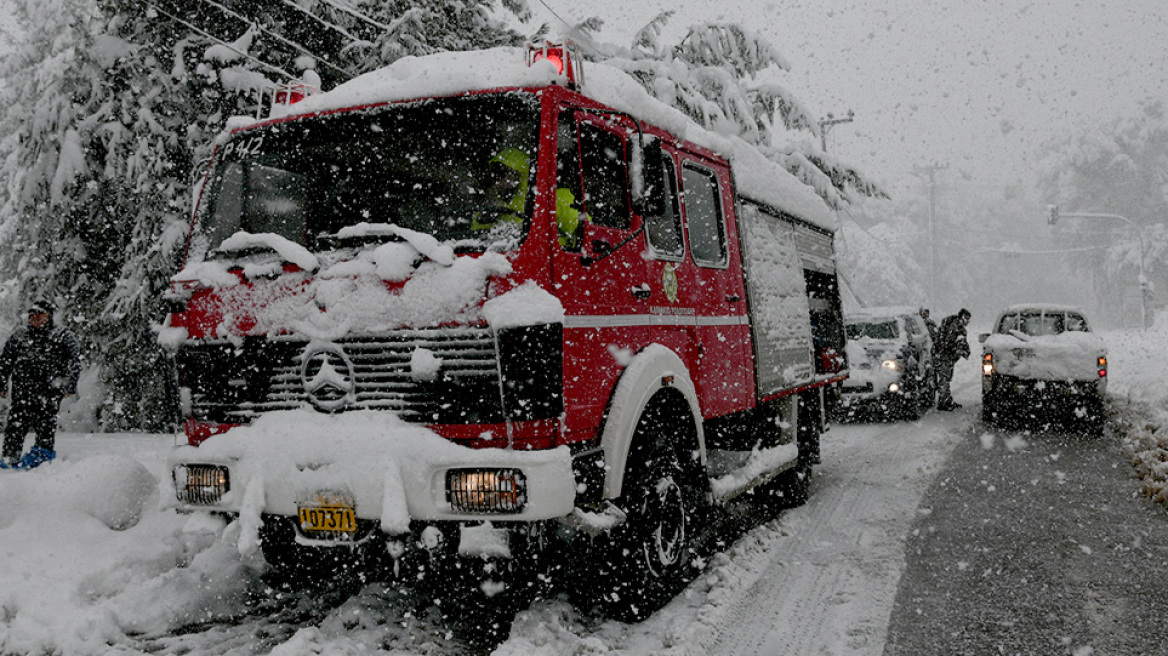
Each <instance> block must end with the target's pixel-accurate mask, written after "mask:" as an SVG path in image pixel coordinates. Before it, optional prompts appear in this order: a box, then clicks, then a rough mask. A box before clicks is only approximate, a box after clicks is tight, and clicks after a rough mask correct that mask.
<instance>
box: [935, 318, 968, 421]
mask: <svg viewBox="0 0 1168 656" xmlns="http://www.w3.org/2000/svg"><path fill="white" fill-rule="evenodd" d="M969 318H970V314H969V310H966V309H965V308H961V310H960V311H959V312H958V313H957V314H953V315H950V316H947V317H945V318H944V319H943V320H942V321H941V327H940V328H939V329H938V330H937V343H936V344H935V345H934V346H933V355H934V358H935V359H936V363H937V371H936V373H937V409H938V410H956V409H958V408H960V407H961V404H960V403H955V402H954V401H953V393H952V391H950V389H949V383H950V382H951V381H952V380H953V367H954V365H956V364H957V360H958V358H968V357H969V340H968V339H967V338H966V336H965V327H966V326H968V325H969Z"/></svg>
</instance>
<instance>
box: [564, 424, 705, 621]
mask: <svg viewBox="0 0 1168 656" xmlns="http://www.w3.org/2000/svg"><path fill="white" fill-rule="evenodd" d="M658 408H659V409H658V410H648V411H646V413H645V416H644V417H642V419H641V423H640V424H639V425H638V428H637V431H636V434H635V435H634V438H633V449H632V452H631V453H630V454H629V462H630V467H629V468H628V470H627V471H626V474H625V479H624V485H623V490H622V492H621V498H620V500H619V503H618V505H619V507H620V508H621V510H623V511H624V512H625V515H626V521H625V523H624V524H623V525H621V526H619V527H617V528H616V529H614V530H613V531H612V532H611V533H610V534H609V535H607V536H601V537H599V538H597V539H596V541H595V543H594V547H593V554H592V556H591V558H590V559H589V560H590V564H591V565H592V568H593V569H592V571H591V572H590V574H591V576H590V578H591V584H589V582H587V581H584V580H582V577H579V580H577V582H576V584H577V585H578V586H581V587H580V589H578V590H577V591H576V592H578V593H579V592H584V593H585V597H584V599H586V600H588V601H591V602H596V603H599V605H601V606H602V608H603V610H604V611H605V612H606V614H608V615H609V616H611V617H615V618H617V619H620V620H624V621H640V620H643V619H645V618H646V617H648V616H649V615H650V614H652V613H653V612H654V611H656V610H657V609H659V608H661V607H662V606H664V605H665V604H666V603H667V602H668V601H669V600H670V599H671V598H672V597H673V595H674V594H676V593H677V592H678V591H679V590H680V589H681V588H682V587H684V585H685V584H686V583H688V582H689V581H690V580H692V578H693V577H694V576H696V574H697V572H698V570H697V568H696V567H695V566H694V565H695V563H696V562H697V560H698V559H697V556H698V549H699V546H698V545H699V544H700V542H701V541H700V540H699V539H698V538H699V536H698V529H699V527H700V526H702V525H703V524H704V523H705V522H704V521H703V519H704V515H705V513H706V512H707V511H708V508H707V507H706V506H707V503H706V499H707V498H708V497H707V494H706V491H707V487H708V484H703V483H704V481H705V480H706V479H705V477H704V475H703V473H702V472H701V468H700V466H698V463H697V462H696V461H695V460H694V459H693V458H692V457H691V456H690V454H691V453H693V452H694V447H695V443H694V442H693V435H694V433H693V430H692V426H693V423H692V419H690V418H689V417H688V414H686V416H685V417H684V418H681V417H678V415H677V414H676V413H669V412H666V411H665V409H664V408H662V407H660V406H658ZM686 423H688V427H687V426H686V425H685V424H686ZM679 438H680V439H679ZM574 587H575V586H574Z"/></svg>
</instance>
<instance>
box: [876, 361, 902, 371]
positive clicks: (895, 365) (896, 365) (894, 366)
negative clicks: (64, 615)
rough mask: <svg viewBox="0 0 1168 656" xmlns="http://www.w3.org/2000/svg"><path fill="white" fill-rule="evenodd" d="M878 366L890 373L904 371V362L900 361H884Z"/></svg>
mask: <svg viewBox="0 0 1168 656" xmlns="http://www.w3.org/2000/svg"><path fill="white" fill-rule="evenodd" d="M880 366H881V367H884V368H885V369H891V370H892V371H904V362H902V361H900V360H885V361H884V362H881V363H880Z"/></svg>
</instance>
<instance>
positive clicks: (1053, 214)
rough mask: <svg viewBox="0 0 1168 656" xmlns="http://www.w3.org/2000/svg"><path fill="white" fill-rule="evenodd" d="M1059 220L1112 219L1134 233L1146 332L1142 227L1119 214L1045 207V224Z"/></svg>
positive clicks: (1147, 286)
mask: <svg viewBox="0 0 1168 656" xmlns="http://www.w3.org/2000/svg"><path fill="white" fill-rule="evenodd" d="M1060 218H1068V219H1114V220H1116V221H1122V222H1124V223H1126V224H1127V225H1129V226H1131V228H1132V229H1133V230H1135V231H1136V237H1137V238H1138V239H1139V242H1140V243H1139V246H1140V254H1139V255H1140V256H1139V258H1138V260H1139V261H1138V262H1137V264H1138V265H1139V276H1140V277H1139V280H1137V284H1138V291H1139V294H1140V328H1141V329H1143V330H1146V329H1147V328H1148V327H1149V326H1148V324H1150V323H1151V321H1150V318H1151V317H1149V316H1148V291H1149V289H1150V283H1149V281H1148V276H1147V274H1146V273H1145V272H1144V253H1145V251H1146V249H1145V248H1144V227H1143V226H1142V225H1140V224H1138V223H1136V222H1135V221H1132V220H1131V219H1129V218H1127V217H1126V216H1121V215H1119V214H1111V213H1108V212H1063V211H1062V210H1060V209H1059V206H1058V205H1047V206H1046V222H1047V223H1049V224H1050V225H1054V224H1056V223H1058V221H1059V219H1060Z"/></svg>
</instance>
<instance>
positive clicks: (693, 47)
mask: <svg viewBox="0 0 1168 656" xmlns="http://www.w3.org/2000/svg"><path fill="white" fill-rule="evenodd" d="M672 17H673V12H672V11H666V12H663V13H661V14H659V15H658V16H657V17H656V18H654V19H653V20H652V21H650V22H649V23H648V24H647V25H646V26H645V27H643V28H642V29H641V30H639V31H638V32H637V34H636V35H635V36H634V38H633V44H632V47H630V48H618V47H614V46H611V45H607V44H603V43H600V42H598V41H597V40H596V39H595V38H594V36H593V35H594V33H595V32H596V31H597V30H598V29H599V27H600V26H601V25H602V24H603V22H602V21H600V20H597V19H590V20H589V21H587V22H585V23H581V24H580V25H577V26H574V27H573V29H572V30H571V31H570V32H571V36H572V37H573V38H575V39H577V40H579V41H581V43H582V44H583V45H585V50H586V52H587V53H589V54H590V55H591V56H592V57H594V58H596V59H600V60H602V61H604V62H605V63H607V64H610V65H613V66H616V67H618V68H620V69H622V70H624V71H625V72H626V73H628V74H629V75H631V76H633V78H635V79H636V80H637V81H638V82H640V83H641V85H642V86H644V87H645V89H646V90H647V91H648V92H649V93H651V94H653V95H654V96H655V97H656V98H657V99H658V100H661V101H662V102H665V103H668V104H670V105H672V106H674V107H676V108H677V109H679V110H681V111H682V112H684V113H685V114H686V115H688V116H689V117H691V118H692V119H694V120H695V121H697V122H698V123H699V124H701V125H702V126H703V127H705V128H707V129H709V130H711V131H714V132H718V133H721V134H731V135H736V136H739V137H742V138H743V139H744V140H746V141H747V142H749V143H751V144H753V145H755V146H757V147H759V149H760V150H762V151H763V153H764V154H766V155H767V157H768V158H769V159H771V160H772V161H774V162H776V163H778V164H780V165H781V166H783V167H784V168H785V169H786V170H788V171H790V172H791V173H792V174H793V175H794V176H795V177H797V178H798V179H799V180H801V181H802V182H803V183H805V184H807V185H809V186H810V187H812V188H813V189H814V190H815V192H816V193H817V194H819V196H820V197H822V198H823V199H824V200H825V201H826V202H827V203H828V204H829V205H831V206H832V207H839V206H840V205H841V204H843V203H846V202H848V200H849V199H850V198H853V197H854V196H853V195H854V194H859V195H862V196H882V195H883V192H882V191H881V190H880V188H879V187H878V186H877V185H876V184H875V183H874V182H873V181H871V180H870V179H868V178H867V177H866V176H864V175H863V174H862V173H860V172H859V171H858V170H856V169H855V168H853V167H851V166H849V165H847V164H846V163H844V162H842V161H840V160H837V159H835V158H834V157H831V156H829V155H828V154H827V153H825V152H823V151H822V150H821V149H820V148H819V147H818V146H817V145H816V144H815V140H814V139H811V138H808V139H801V140H795V141H784V142H783V143H778V142H779V141H780V139H782V138H783V137H784V136H785V135H790V134H795V135H797V134H799V133H804V134H807V135H809V136H817V135H818V130H819V125H818V122H817V121H816V120H815V117H814V115H813V114H812V113H811V112H810V111H809V110H808V109H807V108H806V107H805V106H804V105H803V103H801V102H800V101H799V100H798V99H797V98H796V97H795V95H794V94H793V93H792V92H791V91H790V90H789V89H787V88H786V87H785V86H783V85H782V84H779V83H778V82H775V81H773V80H772V79H771V78H773V77H774V75H771V73H773V72H775V71H789V70H790V68H791V67H790V64H789V63H788V62H787V60H786V59H785V58H784V57H783V56H782V55H781V54H780V53H779V51H778V50H776V49H775V48H774V47H773V46H772V45H771V44H770V43H769V42H767V41H766V40H765V39H764V38H762V37H761V36H759V35H758V34H756V33H754V32H752V31H750V30H747V29H745V28H743V27H741V26H738V25H733V24H704V25H695V26H692V27H690V28H689V30H688V31H687V32H686V34H685V36H683V37H682V38H681V40H680V41H678V42H677V43H675V44H668V43H665V42H664V41H663V34H664V32H665V26H666V24H667V23H668V21H669V20H670V19H671V18H672ZM776 123H777V124H778V125H776ZM778 126H781V127H782V129H783V134H782V135H780V134H779V132H778V130H777V129H776V128H777V127H778Z"/></svg>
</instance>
